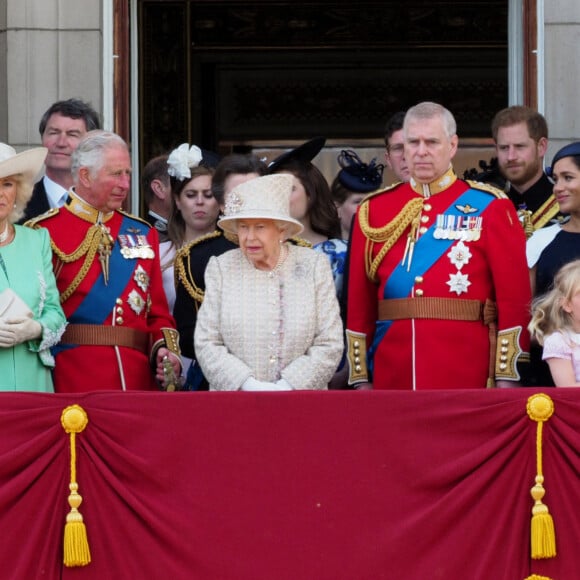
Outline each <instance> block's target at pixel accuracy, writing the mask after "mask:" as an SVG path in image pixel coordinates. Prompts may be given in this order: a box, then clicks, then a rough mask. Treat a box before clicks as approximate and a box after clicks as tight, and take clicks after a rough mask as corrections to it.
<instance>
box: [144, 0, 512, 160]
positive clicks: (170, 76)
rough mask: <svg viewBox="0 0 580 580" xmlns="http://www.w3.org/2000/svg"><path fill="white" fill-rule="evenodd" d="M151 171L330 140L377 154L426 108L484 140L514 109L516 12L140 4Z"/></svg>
mask: <svg viewBox="0 0 580 580" xmlns="http://www.w3.org/2000/svg"><path fill="white" fill-rule="evenodd" d="M139 25H140V26H139V29H140V55H141V57H140V71H139V78H140V95H139V102H140V115H141V120H140V124H141V126H140V131H139V135H140V141H141V143H140V151H141V156H142V157H141V158H142V160H147V159H148V158H150V157H152V156H153V155H155V154H157V153H159V152H161V151H165V150H167V149H170V148H172V147H174V146H176V145H177V144H179V143H182V142H185V141H188V142H195V143H197V144H199V145H201V146H203V147H206V148H209V149H213V150H217V151H220V152H227V151H229V150H243V149H245V148H251V147H252V146H253V145H255V144H257V143H259V144H262V145H263V144H267V143H271V144H275V143H279V142H284V141H292V140H297V141H300V140H304V139H306V138H309V137H311V136H314V135H318V134H322V135H325V136H326V137H327V138H328V139H329V140H333V139H335V140H340V141H343V142H347V143H348V142H351V141H353V142H354V141H359V140H363V141H366V142H372V141H375V142H377V143H380V140H381V137H382V130H383V126H384V121H385V119H387V118H388V117H389V116H390V115H391V114H392V113H394V112H396V111H398V110H401V109H405V108H407V107H408V106H410V105H413V104H415V103H417V102H419V101H422V100H433V101H437V102H440V103H442V104H444V105H445V106H447V107H448V108H449V109H450V110H451V111H452V112H453V113H454V115H455V116H456V119H457V122H458V128H459V134H460V136H461V137H473V138H487V137H489V124H490V121H491V118H492V117H493V115H494V113H495V112H496V111H497V110H498V109H500V108H502V107H504V106H506V105H507V100H508V73H507V69H508V46H507V30H508V0H503V1H491V0H488V1H482V0H480V1H477V0H473V1H465V0H464V1H457V0H456V1H446V2H444V1H439V2H438V1H432V0H424V1H418V0H406V1H404V2H402V1H391V0H382V1H363V2H359V3H353V2H345V1H337V0H335V1H329V0H317V1H311V2H288V1H287V2H281V1H262V2H257V1H254V2H243V1H238V0H236V1H225V0H222V1H211V0H180V1H178V0H174V1H164V0H155V1H153V0H151V1H150V0H143V1H142V2H140V4H139Z"/></svg>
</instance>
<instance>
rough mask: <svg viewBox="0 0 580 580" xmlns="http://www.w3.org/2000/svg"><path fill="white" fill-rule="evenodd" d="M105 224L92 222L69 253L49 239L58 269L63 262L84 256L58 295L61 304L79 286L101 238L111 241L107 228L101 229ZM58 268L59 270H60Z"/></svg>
mask: <svg viewBox="0 0 580 580" xmlns="http://www.w3.org/2000/svg"><path fill="white" fill-rule="evenodd" d="M104 227H105V226H102V224H94V225H92V226H91V227H90V228H89V229H88V230H87V235H86V236H85V239H84V240H83V241H82V242H81V244H80V245H79V246H78V248H77V249H76V250H74V251H73V252H71V253H70V254H66V253H65V252H63V251H62V250H61V249H60V248H59V247H57V246H56V244H55V243H54V242H53V241H52V240H51V242H50V245H51V247H52V249H53V251H54V253H55V255H56V257H57V258H58V259H59V260H60V269H62V265H63V264H70V263H71V262H74V261H75V260H78V259H79V258H81V257H82V256H85V260H84V262H83V265H82V266H81V268H80V270H79V271H78V272H77V274H76V276H75V277H74V278H73V281H72V282H71V283H70V284H69V286H68V288H66V289H65V290H64V291H63V292H61V295H60V302H61V304H63V303H64V302H66V301H67V300H68V299H69V298H70V297H71V296H72V294H73V293H74V291H75V290H76V289H77V288H78V287H79V285H80V283H81V282H82V281H83V280H84V279H85V276H86V275H87V273H88V271H89V269H90V267H91V265H92V263H93V260H94V258H95V256H96V255H97V252H98V251H99V246H100V245H101V244H102V243H103V240H104V239H105V238H106V240H107V241H108V242H109V243H111V240H110V237H111V236H110V234H109V233H108V230H105V229H103V228H104ZM60 269H59V271H60Z"/></svg>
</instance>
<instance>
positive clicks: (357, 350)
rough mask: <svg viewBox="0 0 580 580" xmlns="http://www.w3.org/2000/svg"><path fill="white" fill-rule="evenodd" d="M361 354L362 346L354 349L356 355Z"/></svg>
mask: <svg viewBox="0 0 580 580" xmlns="http://www.w3.org/2000/svg"><path fill="white" fill-rule="evenodd" d="M359 355H360V348H355V349H354V356H359Z"/></svg>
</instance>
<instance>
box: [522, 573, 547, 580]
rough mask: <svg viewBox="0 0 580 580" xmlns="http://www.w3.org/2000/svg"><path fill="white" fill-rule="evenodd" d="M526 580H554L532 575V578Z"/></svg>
mask: <svg viewBox="0 0 580 580" xmlns="http://www.w3.org/2000/svg"><path fill="white" fill-rule="evenodd" d="M524 580H552V579H551V578H550V577H548V576H538V575H537V574H532V575H531V576H528V577H527V578H525V579H524Z"/></svg>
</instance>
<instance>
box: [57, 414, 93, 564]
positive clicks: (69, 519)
mask: <svg viewBox="0 0 580 580" xmlns="http://www.w3.org/2000/svg"><path fill="white" fill-rule="evenodd" d="M60 422H61V424H62V427H63V429H64V430H65V432H66V433H70V484H69V490H70V495H69V496H68V503H69V505H70V507H71V510H70V512H69V513H68V515H67V516H66V524H65V526H64V565H65V566H67V567H68V568H72V567H75V566H86V565H87V564H89V563H90V562H91V552H90V549H89V541H88V538H87V529H86V527H85V524H84V522H83V516H82V515H81V513H80V512H79V511H78V508H79V506H80V505H81V503H82V501H83V498H82V497H81V495H80V494H79V493H78V489H79V486H78V484H77V481H76V479H77V467H76V434H77V433H80V432H81V431H83V430H84V428H85V427H86V426H87V423H88V422H89V418H88V416H87V414H86V413H85V410H84V409H83V408H82V407H81V406H79V405H71V406H70V407H67V408H66V409H64V411H63V412H62V415H61V417H60Z"/></svg>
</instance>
